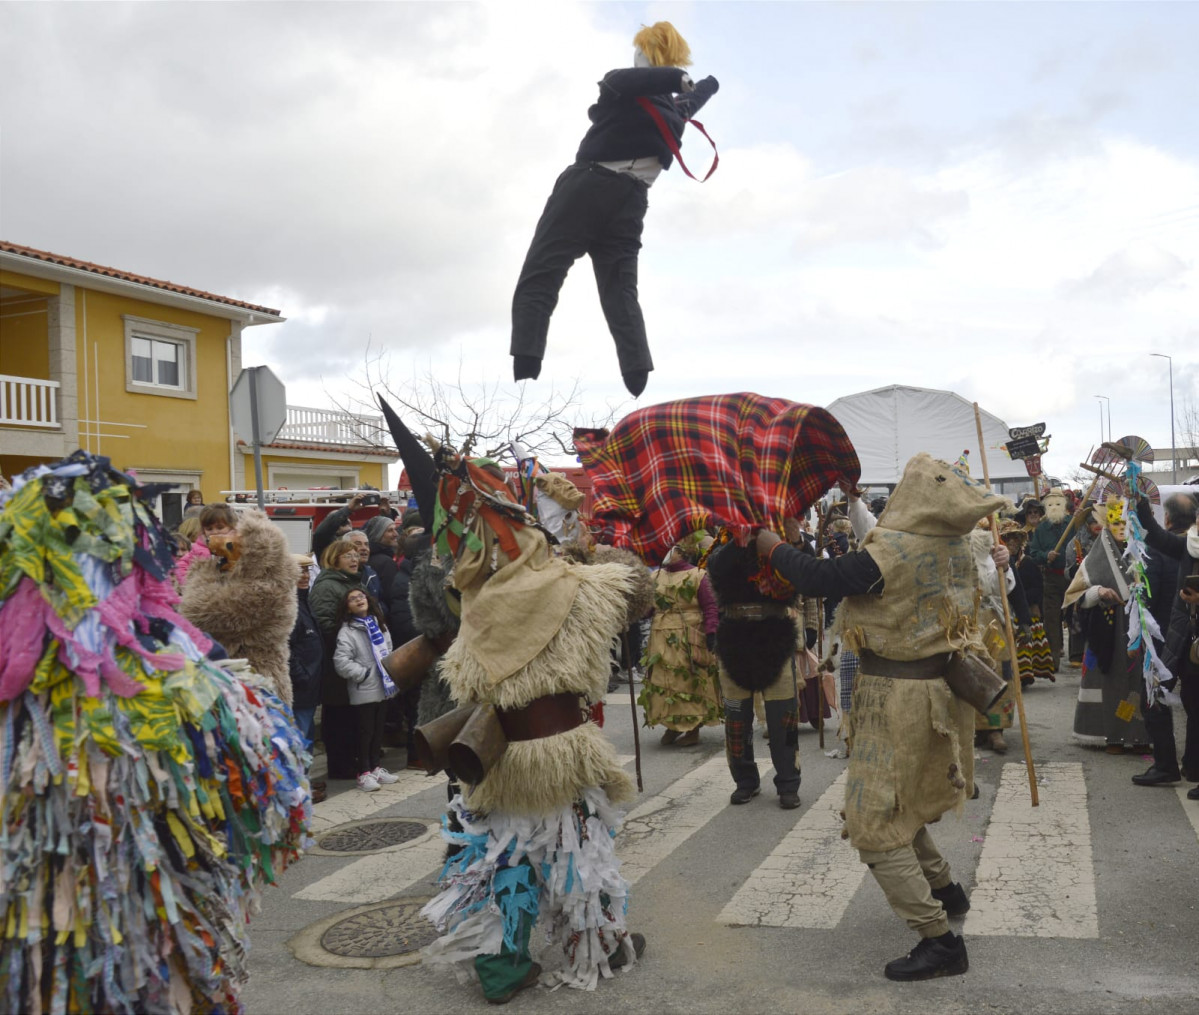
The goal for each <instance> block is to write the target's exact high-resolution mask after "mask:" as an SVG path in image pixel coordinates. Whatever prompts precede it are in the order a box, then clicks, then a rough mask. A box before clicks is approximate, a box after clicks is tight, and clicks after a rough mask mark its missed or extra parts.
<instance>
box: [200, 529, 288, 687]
mask: <svg viewBox="0 0 1199 1015" xmlns="http://www.w3.org/2000/svg"><path fill="white" fill-rule="evenodd" d="M237 532H238V535H239V537H240V538H241V556H240V557H239V558H238V559H237V562H236V563H235V564H234V565H233V566H232V567H230V568H229V569H228V570H226V571H222V570H220V563H221V558H219V557H213V558H212V559H210V560H202V561H198V562H197V563H196V564H194V565H193V566H192V569H191V571H190V572H189V573H188V576H187V584H186V585H184V587H183V601H182V602H181V603H180V605H179V612H180V613H182V614H183V616H185V617H186V618H187V619H188V620H190V621H191V622H192V623H193V624H195V625H196V626H197V627H198V628H200V629H201V630H202V631H204V632H206V633H207V634H209V635H210V636H211V637H213V638H215V639H216V640H217V641H219V642H220V643H221V645H222V646H224V649H225V651H226V652H228V653H229V655H230V656H231V657H234V658H239V657H240V658H245V659H248V660H249V662H250V665H251V667H253V669H254V670H256V671H257V672H258V673H260V674H262V675H263V676H264V677H267V678H268V679H269V680H270V681H271V683H272V684H273V686H274V688H275V693H276V694H278V695H279V697H280V698H282V699H283V700H284V701H285V702H286V703H287V704H288V706H290V705H291V701H292V692H291V675H290V673H289V671H288V657H289V655H290V649H289V648H288V639H289V638H290V637H291V630H292V628H293V627H294V626H295V623H296V583H297V582H298V581H299V578H300V572H299V568H298V566H297V565H296V563H295V561H293V560H292V557H291V551H290V550H289V549H288V546H287V538H286V537H285V536H284V535H283V532H282V531H281V530H280V529H279V528H278V527H277V526H275V525H274V524H273V523H272V522H271V521H270V519H268V518H267V516H266V515H264V514H263V513H262V512H261V511H246V512H244V513H243V514H241V515H239V516H238V519H237Z"/></svg>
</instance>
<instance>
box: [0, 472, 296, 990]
mask: <svg viewBox="0 0 1199 1015" xmlns="http://www.w3.org/2000/svg"><path fill="white" fill-rule="evenodd" d="M140 496H141V490H140V489H139V487H138V486H137V484H136V482H135V481H134V480H133V479H131V478H130V477H129V476H125V475H123V474H121V473H119V472H116V471H115V470H113V469H112V468H110V467H109V463H108V460H107V459H105V458H101V457H99V456H92V455H88V454H85V453H83V452H76V453H75V454H73V455H72V456H71V457H70V458H68V459H65V460H63V461H61V462H59V463H57V464H55V465H52V466H49V467H47V466H39V467H37V468H36V469H31V470H29V471H28V472H26V473H25V474H24V475H23V476H22V477H21V478H19V479H18V480H17V481H16V483H15V484H14V489H13V492H12V493H11V494H0V497H6V498H7V499H6V500H4V502H3V509H2V510H0V764H2V768H3V770H2V774H0V792H2V793H3V798H2V814H0V920H2V921H3V925H4V926H5V928H6V931H5V933H4V937H3V940H2V942H0V1009H2V1010H4V1011H14V1012H15V1011H48V1012H68V1011H106V1012H141V1011H156V1012H179V1013H185V1012H215V1011H219V1012H236V1011H240V1010H241V1004H240V1002H239V1000H238V989H239V987H240V985H241V984H242V983H243V982H244V980H245V978H246V952H247V949H248V948H249V934H248V917H249V915H250V913H251V912H253V911H254V909H255V908H256V905H257V898H258V887H257V886H258V885H259V884H261V883H262V882H263V881H267V882H270V881H273V880H274V878H275V875H276V873H277V871H279V870H281V869H282V868H283V867H285V866H286V865H287V863H288V861H289V860H291V859H292V858H294V857H295V856H296V855H297V852H298V850H299V849H300V848H302V846H303V844H304V840H305V839H306V837H307V836H306V830H307V823H308V821H309V818H310V816H311V798H310V794H309V787H308V783H307V779H306V777H305V775H304V770H305V765H306V763H307V762H308V760H309V759H308V755H307V752H306V751H305V749H304V743H303V740H302V738H301V736H300V734H299V733H298V731H297V730H296V728H295V725H294V723H293V721H292V717H291V714H290V711H289V710H288V709H287V707H286V706H285V705H284V704H283V702H282V701H281V700H280V699H279V698H278V697H277V696H276V694H275V692H274V689H273V686H272V683H271V682H270V681H268V680H266V679H265V678H264V677H261V676H259V675H257V674H255V673H253V672H252V671H250V670H249V669H248V668H246V666H245V664H244V663H241V664H240V666H239V667H237V668H236V670H234V669H231V668H226V666H225V665H222V664H218V663H212V662H210V661H209V660H208V659H207V658H206V655H205V654H206V652H208V651H209V649H210V648H211V642H210V640H209V639H208V638H207V637H206V636H205V635H204V634H203V633H202V632H201V631H199V630H198V629H197V628H195V627H194V626H192V624H190V623H189V622H188V621H187V620H185V619H184V618H183V617H181V616H180V615H179V614H178V613H176V612H175V603H176V602H177V600H178V597H177V595H176V593H175V592H174V589H173V587H172V585H171V582H170V573H171V569H172V566H173V563H174V562H173V560H172V557H171V551H170V546H171V541H170V538H169V536H168V535H167V534H166V532H165V531H164V530H163V528H162V526H161V525H160V524H159V522H158V520H157V519H156V518H155V517H154V516H153V514H152V513H151V512H150V511H149V509H148V508H147V507H146V506H145V504H144V503H143V502H142V500H141V499H140Z"/></svg>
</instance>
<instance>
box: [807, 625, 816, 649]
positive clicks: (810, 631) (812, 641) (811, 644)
mask: <svg viewBox="0 0 1199 1015" xmlns="http://www.w3.org/2000/svg"><path fill="white" fill-rule="evenodd" d="M804 641H805V642H806V643H807V646H808V648H815V647H816V628H814V627H807V628H804Z"/></svg>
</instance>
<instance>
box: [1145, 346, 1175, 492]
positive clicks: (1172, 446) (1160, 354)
mask: <svg viewBox="0 0 1199 1015" xmlns="http://www.w3.org/2000/svg"><path fill="white" fill-rule="evenodd" d="M1149 355H1150V356H1157V357H1158V358H1159V359H1164V360H1166V361H1167V362H1168V363H1169V364H1170V464H1171V465H1172V466H1173V467H1174V485H1175V486H1177V485H1178V445H1177V443H1176V442H1175V440H1174V357H1173V356H1167V355H1166V354H1165V353H1164V352H1151V353H1150V354H1149Z"/></svg>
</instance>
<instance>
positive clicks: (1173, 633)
mask: <svg viewBox="0 0 1199 1015" xmlns="http://www.w3.org/2000/svg"><path fill="white" fill-rule="evenodd" d="M1137 517H1138V518H1139V519H1140V522H1141V526H1142V527H1143V528H1144V530H1145V545H1146V546H1148V547H1149V549H1151V550H1157V551H1158V552H1159V553H1160V554H1163V555H1164V556H1167V557H1171V558H1173V559H1175V560H1177V561H1178V574H1177V577H1176V579H1175V584H1174V589H1175V592H1174V596H1173V597H1172V603H1173V605H1172V607H1171V609H1170V620H1169V625H1170V626H1169V627H1168V628H1167V629H1166V643H1165V646H1164V647H1163V648H1162V652H1161V659H1162V662H1163V663H1164V664H1165V666H1166V668H1167V669H1168V670H1169V671H1170V672H1171V673H1172V674H1174V676H1176V677H1182V676H1183V671H1184V670H1186V671H1187V672H1186V675H1187V676H1188V677H1194V676H1199V673H1197V672H1195V671H1194V669H1193V668H1189V663H1188V662H1187V654H1188V653H1189V651H1190V647H1191V639H1192V637H1194V635H1195V632H1196V625H1197V624H1199V617H1196V614H1195V612H1194V611H1192V609H1191V608H1190V607H1189V606H1187V604H1186V603H1184V602H1183V601H1182V596H1180V595H1178V588H1179V587H1180V586H1181V585H1182V583H1183V581H1184V579H1186V577H1187V576H1188V575H1192V574H1199V559H1196V558H1195V557H1192V556H1191V555H1190V554H1189V553H1187V537H1186V535H1185V534H1184V535H1179V534H1178V533H1176V532H1167V531H1166V530H1165V529H1163V528H1162V527H1161V525H1159V524H1158V521H1157V519H1156V518H1154V517H1153V509H1152V508H1151V507H1150V506H1149V501H1147V500H1142V501H1141V502H1140V503H1139V504H1138V505H1137ZM1150 588H1152V586H1150ZM1156 598H1157V596H1156V595H1155V596H1154V599H1156ZM1154 616H1156V611H1154ZM1158 623H1161V622H1160V621H1158Z"/></svg>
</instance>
